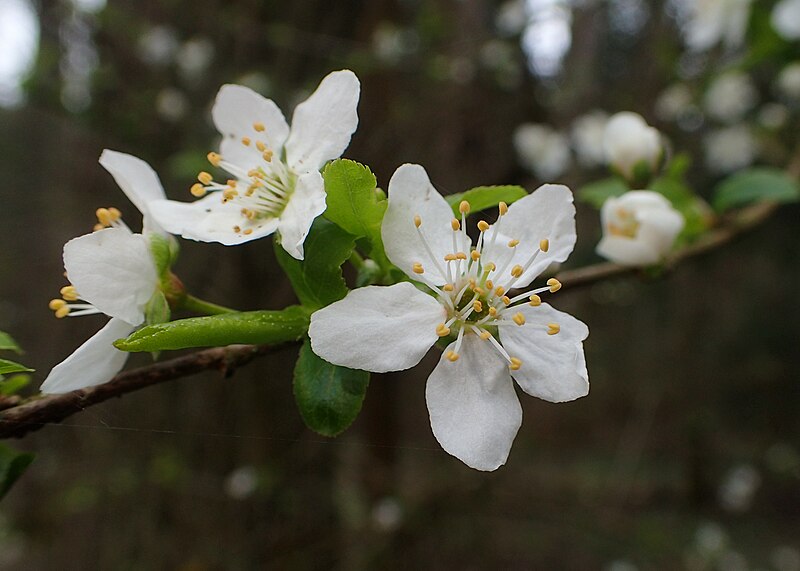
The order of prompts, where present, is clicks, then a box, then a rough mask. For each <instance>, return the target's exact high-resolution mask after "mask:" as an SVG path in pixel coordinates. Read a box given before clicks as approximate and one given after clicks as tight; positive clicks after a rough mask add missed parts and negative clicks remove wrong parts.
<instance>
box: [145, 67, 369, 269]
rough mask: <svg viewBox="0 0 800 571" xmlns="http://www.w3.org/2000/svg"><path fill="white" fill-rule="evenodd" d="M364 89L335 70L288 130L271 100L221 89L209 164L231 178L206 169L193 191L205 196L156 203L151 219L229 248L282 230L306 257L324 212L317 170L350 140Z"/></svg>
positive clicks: (289, 246)
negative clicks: (217, 177) (216, 142)
mask: <svg viewBox="0 0 800 571" xmlns="http://www.w3.org/2000/svg"><path fill="white" fill-rule="evenodd" d="M359 92H360V86H359V82H358V78H356V76H355V74H354V73H353V72H351V71H349V70H343V71H336V72H333V73H330V74H329V75H327V76H326V77H325V78H324V79H323V80H322V82H321V83H320V84H319V87H318V88H317V90H316V91H315V92H314V93H312V94H311V96H310V97H309V98H308V99H306V100H305V101H304V102H303V103H301V104H299V105H298V106H297V108H296V109H295V112H294V117H293V118H292V127H291V129H290V128H289V125H288V124H287V123H286V120H285V119H284V117H283V114H282V113H281V111H280V109H278V106H277V105H275V103H274V102H273V101H272V100H270V99H266V98H264V97H262V96H261V95H259V94H258V93H256V92H254V91H252V90H251V89H249V88H247V87H243V86H241V85H223V86H222V88H221V89H220V90H219V93H218V94H217V99H216V102H215V103H214V107H213V109H212V118H213V120H214V124H215V125H216V126H217V129H218V130H219V131H220V133H221V134H222V136H223V139H222V143H221V144H220V152H219V153H215V152H212V153H209V154H208V159H209V162H210V163H211V164H212V165H213V166H215V167H220V168H222V169H223V170H225V171H227V172H228V173H229V174H230V175H231V176H232V177H233V178H231V179H228V180H227V181H226V182H216V181H214V179H213V177H212V175H211V174H209V173H207V172H201V173H200V174H199V175H198V181H199V182H197V183H196V184H195V185H194V186H193V187H192V194H193V195H194V196H196V197H204V198H201V199H200V200H197V201H195V202H191V203H184V202H175V201H172V200H160V201H156V202H155V203H153V204H152V206H151V209H152V212H153V215H154V216H155V218H156V219H157V220H158V221H159V223H160V224H161V225H162V226H163V227H164V228H165V229H166V230H167V231H168V232H170V233H172V234H179V235H181V236H183V237H184V238H188V239H191V240H199V241H202V242H219V243H221V244H225V245H228V246H230V245H235V244H242V243H244V242H248V241H250V240H254V239H256V238H262V237H264V236H267V235H270V234H273V233H275V232H276V231H277V232H278V233H279V234H280V237H281V244H282V245H283V248H284V249H285V250H286V251H287V252H288V253H289V254H290V255H291V256H293V257H294V258H297V259H300V260H302V259H303V242H304V241H305V238H306V235H307V234H308V231H309V229H310V228H311V223H312V222H313V221H314V219H315V218H316V217H317V216H319V215H320V214H322V212H323V211H324V210H325V186H324V183H323V180H322V175H321V174H320V172H319V171H320V168H321V167H322V166H323V165H324V164H325V163H326V162H327V161H329V160H331V159H334V158H336V157H339V156H340V155H341V154H342V152H344V150H345V149H346V148H347V145H348V144H349V143H350V137H351V136H352V134H353V132H354V131H355V129H356V126H357V125H358V114H357V112H356V106H357V105H358V98H359ZM209 192H212V194H208V193H209ZM207 194H208V195H207ZM206 195H207V196H206Z"/></svg>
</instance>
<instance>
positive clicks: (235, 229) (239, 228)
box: [233, 226, 242, 234]
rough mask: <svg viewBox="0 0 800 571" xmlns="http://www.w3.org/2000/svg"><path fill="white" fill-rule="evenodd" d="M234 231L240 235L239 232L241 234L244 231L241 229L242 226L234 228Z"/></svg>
mask: <svg viewBox="0 0 800 571" xmlns="http://www.w3.org/2000/svg"><path fill="white" fill-rule="evenodd" d="M233 231H234V232H236V233H237V234H238V233H239V232H241V231H242V227H241V226H234V227H233Z"/></svg>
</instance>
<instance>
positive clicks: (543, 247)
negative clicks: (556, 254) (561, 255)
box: [539, 238, 550, 252]
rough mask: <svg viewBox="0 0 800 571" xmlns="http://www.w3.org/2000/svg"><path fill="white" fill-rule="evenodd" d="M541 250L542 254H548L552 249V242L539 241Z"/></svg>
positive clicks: (546, 240)
mask: <svg viewBox="0 0 800 571" xmlns="http://www.w3.org/2000/svg"><path fill="white" fill-rule="evenodd" d="M539 249H540V250H541V251H542V252H547V250H549V249H550V240H548V239H547V238H545V239H544V240H539Z"/></svg>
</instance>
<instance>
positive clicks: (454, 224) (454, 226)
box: [450, 218, 461, 232]
mask: <svg viewBox="0 0 800 571" xmlns="http://www.w3.org/2000/svg"><path fill="white" fill-rule="evenodd" d="M450 227H451V228H452V229H453V232H458V231H459V230H461V222H459V221H458V220H457V219H456V218H453V219H452V220H451V221H450Z"/></svg>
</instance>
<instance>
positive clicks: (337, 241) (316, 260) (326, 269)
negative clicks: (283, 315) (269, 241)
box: [273, 218, 356, 309]
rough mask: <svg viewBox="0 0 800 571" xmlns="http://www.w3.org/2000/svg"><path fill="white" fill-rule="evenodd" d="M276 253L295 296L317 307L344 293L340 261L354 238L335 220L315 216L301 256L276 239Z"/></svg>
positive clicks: (344, 257)
mask: <svg viewBox="0 0 800 571" xmlns="http://www.w3.org/2000/svg"><path fill="white" fill-rule="evenodd" d="M273 245H274V248H275V256H276V257H277V258H278V263H279V264H280V265H281V267H282V268H283V270H284V271H285V272H286V275H287V276H288V277H289V281H290V282H292V287H293V288H294V291H295V293H296V294H297V298H298V299H299V300H300V303H302V304H303V305H304V306H306V307H308V308H310V309H319V308H320V307H325V306H326V305H329V304H331V303H333V302H334V301H338V300H340V299H342V298H343V297H344V296H345V295H347V285H346V284H345V283H344V278H343V277H342V267H341V266H342V264H343V263H344V262H345V261H346V260H347V259H348V258H349V257H350V255H351V254H352V253H353V248H354V247H355V245H356V243H355V238H354V237H353V236H351V235H350V234H348V233H347V232H345V231H344V230H342V229H341V228H339V227H338V226H337V225H336V224H333V223H332V222H329V221H327V220H325V219H324V218H317V219H316V220H315V221H314V225H313V226H312V227H311V231H310V232H309V234H308V236H307V237H306V240H305V244H304V247H303V249H304V259H303V260H295V259H294V258H293V257H291V256H290V255H289V254H287V253H286V250H284V249H283V247H281V245H280V244H278V243H277V241H275V242H274V243H273Z"/></svg>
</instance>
